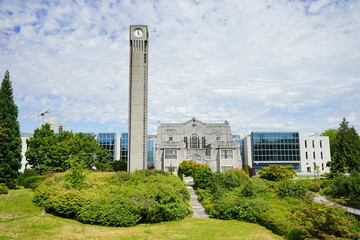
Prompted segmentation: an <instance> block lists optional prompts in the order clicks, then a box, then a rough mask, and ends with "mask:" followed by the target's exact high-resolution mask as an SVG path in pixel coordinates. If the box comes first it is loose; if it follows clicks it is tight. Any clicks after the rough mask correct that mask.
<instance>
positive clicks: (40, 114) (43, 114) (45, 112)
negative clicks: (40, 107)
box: [33, 109, 50, 127]
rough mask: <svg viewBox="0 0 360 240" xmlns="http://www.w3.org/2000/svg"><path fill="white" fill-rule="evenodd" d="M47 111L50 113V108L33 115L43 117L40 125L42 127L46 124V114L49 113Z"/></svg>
mask: <svg viewBox="0 0 360 240" xmlns="http://www.w3.org/2000/svg"><path fill="white" fill-rule="evenodd" d="M47 113H50V109H48V110H46V111H43V112H41V113H38V114H36V115H34V116H33V117H41V125H40V127H41V126H42V125H44V116H45V114H47Z"/></svg>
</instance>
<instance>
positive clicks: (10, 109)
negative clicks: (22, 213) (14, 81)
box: [0, 71, 21, 188]
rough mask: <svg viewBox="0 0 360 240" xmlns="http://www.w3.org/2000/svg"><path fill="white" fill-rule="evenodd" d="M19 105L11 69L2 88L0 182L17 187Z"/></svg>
mask: <svg viewBox="0 0 360 240" xmlns="http://www.w3.org/2000/svg"><path fill="white" fill-rule="evenodd" d="M17 117H18V107H17V106H16V104H15V102H14V97H13V89H12V86H11V81H10V73H9V71H6V72H5V76H4V79H3V81H2V82H1V88H0V128H1V130H0V131H1V135H2V136H1V140H0V142H1V144H0V182H1V183H5V184H6V185H7V186H8V187H9V188H15V187H16V183H17V179H18V177H19V169H20V168H21V136H20V127H19V122H18V121H17Z"/></svg>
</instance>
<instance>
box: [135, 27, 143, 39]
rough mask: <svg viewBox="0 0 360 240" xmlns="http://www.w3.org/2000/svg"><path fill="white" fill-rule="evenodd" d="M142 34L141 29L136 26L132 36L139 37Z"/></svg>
mask: <svg viewBox="0 0 360 240" xmlns="http://www.w3.org/2000/svg"><path fill="white" fill-rule="evenodd" d="M143 34H144V32H143V30H142V29H141V28H137V29H135V30H134V36H135V37H141V36H142V35H143Z"/></svg>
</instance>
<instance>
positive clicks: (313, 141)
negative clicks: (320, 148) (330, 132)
mask: <svg viewBox="0 0 360 240" xmlns="http://www.w3.org/2000/svg"><path fill="white" fill-rule="evenodd" d="M312 147H313V148H315V140H312Z"/></svg>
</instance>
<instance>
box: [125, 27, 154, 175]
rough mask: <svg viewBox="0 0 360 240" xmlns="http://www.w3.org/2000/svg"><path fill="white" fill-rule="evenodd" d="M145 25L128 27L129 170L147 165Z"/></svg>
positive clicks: (146, 50)
mask: <svg viewBox="0 0 360 240" xmlns="http://www.w3.org/2000/svg"><path fill="white" fill-rule="evenodd" d="M148 38H149V34H148V28H147V26H144V25H136V26H134V25H132V26H130V71H129V132H128V133H129V135H128V148H129V150H128V171H130V172H133V171H135V170H140V169H146V168H147V146H146V144H147V114H148V109H147V104H148Z"/></svg>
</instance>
